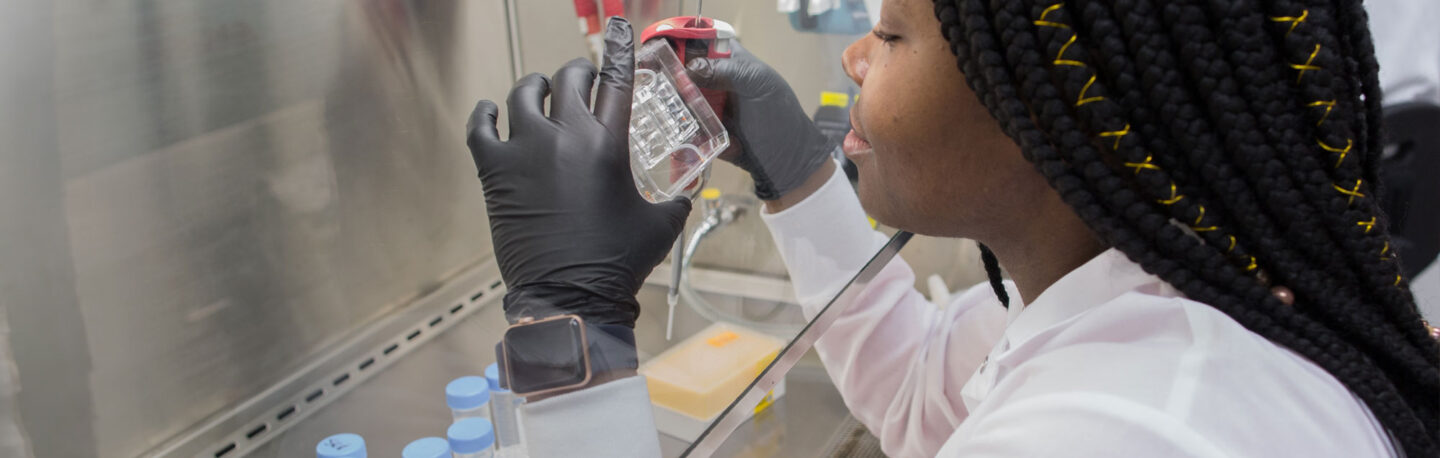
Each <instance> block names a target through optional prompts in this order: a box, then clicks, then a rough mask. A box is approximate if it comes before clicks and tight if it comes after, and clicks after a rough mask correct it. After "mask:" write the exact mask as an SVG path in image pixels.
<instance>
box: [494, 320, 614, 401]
mask: <svg viewBox="0 0 1440 458" xmlns="http://www.w3.org/2000/svg"><path fill="white" fill-rule="evenodd" d="M559 320H575V321H576V322H578V323H580V360H581V361H582V363H583V364H584V365H585V377H584V378H582V379H581V380H580V381H579V382H577V383H574V384H570V385H564V386H557V387H552V388H546V389H543V390H538V391H528V392H521V391H514V387H515V382H514V380H512V378H511V374H514V373H515V371H514V370H512V369H511V367H510V352H509V350H508V345H506V344H505V339H506V338H508V336H509V335H510V330H511V329H514V328H517V327H520V326H530V325H535V324H540V323H545V322H550V321H559ZM504 335H505V336H507V337H502V338H501V339H500V345H501V347H502V351H501V352H500V357H501V358H504V359H503V360H502V361H500V364H501V365H503V366H505V384H506V385H507V386H509V387H511V392H513V393H515V396H518V397H522V398H527V397H530V396H538V395H542V394H548V393H554V392H556V391H565V390H572V389H575V388H580V387H583V386H585V385H588V384H590V377H591V375H592V373H591V371H590V340H589V339H588V336H586V335H585V319H583V318H580V316H579V315H555V316H552V317H548V318H542V319H539V320H537V319H534V318H531V317H525V318H521V319H520V320H519V322H516V323H515V324H512V325H510V326H509V327H507V328H505V334H504Z"/></svg>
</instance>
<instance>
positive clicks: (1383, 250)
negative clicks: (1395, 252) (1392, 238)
mask: <svg viewBox="0 0 1440 458" xmlns="http://www.w3.org/2000/svg"><path fill="white" fill-rule="evenodd" d="M1389 252H1390V242H1385V246H1384V247H1383V248H1380V260H1381V261H1389V260H1390V257H1389V256H1385V253H1389Z"/></svg>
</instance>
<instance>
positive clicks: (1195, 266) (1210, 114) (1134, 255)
mask: <svg viewBox="0 0 1440 458" xmlns="http://www.w3.org/2000/svg"><path fill="white" fill-rule="evenodd" d="M934 2H935V14H936V16H937V17H938V18H939V20H940V25H941V33H942V34H943V36H944V37H945V38H946V39H947V40H948V41H949V43H950V50H951V51H952V52H953V53H955V55H956V57H957V58H958V61H959V66H960V70H961V71H962V72H963V73H964V74H965V79H966V82H967V83H968V84H969V86H970V88H971V89H973V90H974V92H975V94H976V95H977V96H978V97H979V99H980V100H981V102H982V103H983V104H984V105H985V107H986V108H987V109H989V110H990V113H991V114H992V115H993V116H994V117H995V119H996V120H998V121H999V123H1000V126H1001V128H1002V129H1003V130H1004V131H1005V133H1006V135H1008V136H1010V137H1011V138H1012V139H1013V140H1015V142H1016V143H1018V144H1019V145H1020V147H1021V151H1022V152H1023V154H1024V155H1025V158H1026V159H1027V160H1029V161H1030V162H1032V163H1033V164H1034V166H1035V167H1036V169H1037V170H1038V171H1039V172H1040V173H1042V174H1043V175H1044V176H1045V178H1046V179H1047V180H1048V181H1049V183H1050V185H1051V186H1052V187H1053V188H1054V189H1055V190H1056V191H1057V192H1058V193H1059V195H1060V197H1061V198H1062V199H1063V200H1064V201H1065V202H1066V203H1067V204H1069V205H1070V206H1071V207H1072V208H1073V209H1074V210H1075V212H1076V213H1077V214H1078V215H1079V216H1080V217H1081V219H1082V220H1084V221H1085V223H1086V224H1087V225H1088V226H1089V227H1090V228H1091V229H1092V230H1093V231H1095V232H1096V233H1097V234H1098V235H1099V236H1100V237H1101V239H1102V240H1104V241H1105V243H1107V244H1108V245H1110V246H1112V247H1115V248H1116V249H1118V250H1120V251H1121V252H1124V253H1125V255H1126V256H1128V257H1129V258H1130V259H1131V260H1133V261H1135V262H1137V263H1139V264H1140V265H1141V266H1142V267H1143V268H1144V269H1145V270H1146V271H1147V272H1149V273H1151V274H1154V275H1156V276H1158V277H1160V278H1161V279H1164V280H1165V281H1167V282H1169V283H1170V284H1171V285H1173V286H1174V287H1175V288H1177V289H1178V290H1180V291H1181V292H1183V293H1184V294H1185V295H1186V296H1188V297H1189V298H1191V299H1193V300H1196V301H1199V302H1203V303H1206V304H1209V305H1211V306H1213V307H1215V308H1216V309H1219V310H1220V311H1222V312H1224V313H1225V314H1227V315H1229V316H1230V317H1231V318H1233V319H1235V320H1236V321H1237V322H1239V323H1240V324H1242V325H1244V326H1245V327H1246V328H1248V329H1250V330H1251V331H1253V332H1255V333H1257V334H1260V335H1262V336H1265V337H1266V338H1268V339H1270V340H1271V341H1274V342H1276V343H1278V344H1281V345H1284V346H1286V347H1288V348H1290V349H1292V350H1294V351H1296V352H1298V353H1300V354H1301V355H1304V356H1305V357H1306V358H1309V359H1310V360H1311V361H1313V362H1315V363H1316V364H1317V365H1319V366H1320V367H1322V368H1324V369H1325V370H1326V371H1328V372H1329V373H1330V374H1332V375H1333V376H1335V378H1336V379H1338V380H1339V381H1340V382H1341V383H1343V384H1345V386H1346V387H1348V388H1349V389H1350V390H1351V391H1353V392H1354V393H1355V394H1357V395H1358V396H1359V397H1360V399H1362V400H1363V401H1364V402H1365V403H1366V405H1368V406H1369V408H1370V410H1371V411H1372V412H1374V414H1375V416H1376V418H1377V419H1379V421H1380V422H1381V423H1382V424H1383V425H1384V426H1385V427H1386V428H1387V429H1388V430H1389V431H1390V432H1391V433H1392V434H1393V435H1394V437H1396V438H1397V439H1398V440H1399V442H1400V444H1401V446H1402V447H1403V449H1404V450H1405V452H1406V453H1407V454H1409V455H1410V456H1437V455H1440V344H1437V342H1436V341H1435V340H1434V339H1433V338H1432V337H1430V335H1429V332H1427V325H1426V324H1424V323H1422V320H1421V319H1420V315H1419V313H1418V312H1417V310H1416V307H1415V300H1414V298H1413V296H1412V295H1411V293H1410V290H1409V287H1408V285H1407V283H1406V282H1405V279H1404V278H1403V277H1402V276H1401V274H1400V267H1399V263H1398V262H1397V259H1396V253H1395V252H1394V250H1392V249H1391V247H1390V240H1389V235H1388V230H1387V227H1386V225H1387V222H1386V217H1385V215H1384V214H1383V213H1382V212H1381V210H1380V208H1379V201H1378V199H1377V198H1376V195H1377V186H1378V185H1379V183H1378V182H1377V181H1378V180H1377V178H1378V173H1377V171H1376V169H1377V166H1378V160H1379V156H1380V152H1381V144H1380V88H1379V83H1378V79H1377V77H1376V70H1377V69H1378V66H1377V64H1376V61H1375V54H1374V49H1373V45H1372V44H1371V37H1370V32H1369V29H1368V28H1367V26H1366V22H1367V19H1366V15H1365V11H1364V9H1363V8H1362V6H1361V4H1360V2H1359V1H1358V0H1339V1H1316V0H1267V1H1256V0H1210V1H1198V0H1111V1H1104V2H1102V1H1096V0H934ZM984 258H985V259H984V260H985V261H986V267H987V269H986V270H987V272H988V273H989V274H990V277H991V284H992V286H993V287H994V288H995V290H996V293H997V294H998V295H1000V297H1001V298H1002V302H1008V301H1006V300H1005V299H1007V297H1006V295H1005V293H1004V289H1003V288H1002V287H1000V286H999V284H1000V283H999V275H1000V272H999V268H998V266H997V265H996V264H995V261H994V256H993V255H992V254H989V253H988V250H986V252H985V253H984Z"/></svg>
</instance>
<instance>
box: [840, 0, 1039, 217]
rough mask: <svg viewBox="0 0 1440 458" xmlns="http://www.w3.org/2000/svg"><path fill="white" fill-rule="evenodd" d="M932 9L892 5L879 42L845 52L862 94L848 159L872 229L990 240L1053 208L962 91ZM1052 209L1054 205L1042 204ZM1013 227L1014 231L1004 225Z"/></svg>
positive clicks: (1031, 172)
mask: <svg viewBox="0 0 1440 458" xmlns="http://www.w3.org/2000/svg"><path fill="white" fill-rule="evenodd" d="M956 62H957V61H956V59H955V55H954V54H952V53H951V52H950V48H949V43H948V42H947V41H946V40H945V38H944V37H942V36H941V34H940V24H939V21H938V20H937V19H936V18H935V13H934V6H933V5H932V3H931V2H930V1H929V0H886V1H885V6H884V8H883V11H882V13H881V19H880V22H879V24H878V25H876V27H875V29H874V31H873V33H871V34H870V35H867V36H865V37H864V38H861V39H860V40H859V41H856V42H855V43H854V44H851V45H850V47H849V48H847V49H846V50H845V55H844V57H843V65H844V67H845V72H846V74H848V75H850V77H851V78H852V79H854V80H855V83H856V84H859V85H860V99H859V101H858V102H857V103H856V104H855V107H854V109H852V110H851V112H850V119H851V124H852V125H853V127H854V130H853V131H852V132H851V134H850V136H848V137H847V138H846V139H845V144H844V149H845V154H846V155H847V156H848V157H849V158H850V159H851V160H852V161H854V162H855V164H856V166H858V168H859V170H860V191H859V193H860V201H861V203H862V204H864V206H865V209H866V211H868V212H869V213H870V214H871V215H872V216H874V217H875V219H877V220H879V221H880V222H883V223H885V224H887V225H890V226H894V227H898V228H901V229H906V230H909V231H912V232H916V233H921V234H927V235H935V236H952V237H970V238H977V239H982V240H983V239H985V238H990V237H994V236H1002V235H1003V234H1004V233H1005V231H1006V230H1008V227H1007V226H1009V227H1013V226H1011V225H1012V224H1014V223H1019V222H1020V221H1017V218H1021V219H1023V218H1024V213H1025V212H1022V211H1016V210H1017V209H1021V208H1038V207H1042V206H1043V207H1049V206H1048V205H1038V204H1039V202H1036V201H1035V200H1036V199H1050V200H1051V201H1054V200H1057V197H1056V196H1055V193H1054V191H1053V190H1051V189H1050V187H1049V185H1048V184H1047V183H1046V182H1045V180H1044V178H1043V177H1042V176H1041V175H1040V174H1039V173H1038V172H1036V171H1035V169H1034V168H1033V167H1032V166H1031V164H1030V163H1029V162H1028V161H1026V160H1025V159H1024V157H1023V156H1022V155H1021V154H1020V149H1019V147H1018V146H1016V145H1015V143H1014V142H1013V141H1011V140H1010V138H1009V137H1007V136H1006V135H1005V134H1004V132H1002V131H1001V130H1000V126H999V123H998V122H996V120H995V119H994V118H993V117H991V116H990V112H989V111H988V110H986V109H985V107H984V106H983V105H981V103H980V100H979V99H978V98H976V97H975V94H974V93H973V92H972V91H971V90H970V88H969V86H968V85H966V83H965V80H964V75H963V74H962V73H961V72H960V70H959V68H958V65H957V64H956ZM1046 203H1049V202H1046ZM1007 223H1008V224H1007Z"/></svg>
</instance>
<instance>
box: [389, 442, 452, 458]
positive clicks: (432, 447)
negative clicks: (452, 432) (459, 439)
mask: <svg viewBox="0 0 1440 458" xmlns="http://www.w3.org/2000/svg"><path fill="white" fill-rule="evenodd" d="M400 457H401V458H450V442H449V441H446V440H445V439H441V438H438V437H426V438H423V439H416V440H415V441H414V442H411V443H410V445H406V446H405V449H404V450H401V451H400Z"/></svg>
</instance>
